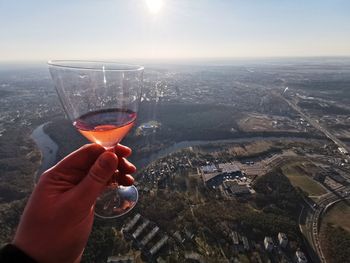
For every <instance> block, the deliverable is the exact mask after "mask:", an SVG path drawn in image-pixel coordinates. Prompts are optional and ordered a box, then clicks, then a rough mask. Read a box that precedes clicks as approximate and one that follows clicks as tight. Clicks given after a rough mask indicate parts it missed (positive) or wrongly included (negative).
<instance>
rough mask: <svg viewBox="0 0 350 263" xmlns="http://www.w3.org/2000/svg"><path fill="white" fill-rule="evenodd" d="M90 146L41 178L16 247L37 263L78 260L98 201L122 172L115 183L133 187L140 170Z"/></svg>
mask: <svg viewBox="0 0 350 263" xmlns="http://www.w3.org/2000/svg"><path fill="white" fill-rule="evenodd" d="M130 154H131V150H130V148H128V147H126V146H122V145H117V146H116V147H115V148H114V152H112V151H110V150H108V151H107V150H105V149H104V148H103V147H102V146H100V145H98V144H88V145H85V146H83V147H81V148H80V149H78V150H77V151H75V152H73V153H71V154H70V155H68V156H67V157H65V158H64V159H63V160H62V161H60V162H59V163H58V164H56V165H55V166H54V167H52V168H51V169H49V170H47V171H46V172H44V173H43V174H42V176H41V177H40V180H39V182H38V184H37V185H36V187H35V189H34V191H33V193H32V195H31V197H30V198H29V200H28V203H27V205H26V208H25V210H24V212H23V215H22V217H21V221H20V224H19V226H18V229H17V232H16V235H15V238H14V242H13V243H14V245H15V246H16V247H18V248H19V249H21V250H22V251H23V252H25V253H26V254H27V255H29V256H30V257H32V258H33V259H35V260H36V261H38V262H45V263H46V262H50V263H51V262H67V263H68V262H79V261H80V259H81V255H82V253H83V250H84V248H85V245H86V243H87V240H88V237H89V235H90V232H91V228H92V223H93V219H94V205H95V201H96V198H97V197H98V196H99V195H100V193H101V192H102V190H103V189H104V188H105V187H106V185H107V184H108V182H109V181H110V180H111V179H112V178H113V176H114V174H115V171H116V170H118V173H117V174H118V175H117V181H118V183H120V184H121V185H131V184H132V183H133V181H134V180H133V178H132V177H131V176H130V175H129V174H132V173H134V172H135V171H136V168H135V166H134V165H132V164H131V163H130V162H128V161H127V160H126V159H125V158H126V157H128V156H129V155H130Z"/></svg>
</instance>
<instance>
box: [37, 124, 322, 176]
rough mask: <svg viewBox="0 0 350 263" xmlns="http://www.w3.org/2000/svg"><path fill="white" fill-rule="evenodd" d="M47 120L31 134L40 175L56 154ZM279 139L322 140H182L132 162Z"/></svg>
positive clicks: (141, 165) (54, 159) (250, 138)
mask: <svg viewBox="0 0 350 263" xmlns="http://www.w3.org/2000/svg"><path fill="white" fill-rule="evenodd" d="M48 123H49V122H47V123H44V124H42V125H40V126H38V127H37V128H36V129H35V130H34V131H33V132H32V134H31V137H32V139H33V140H34V141H35V143H36V144H37V145H38V148H39V149H40V151H41V154H42V163H41V166H40V168H39V170H38V173H37V174H38V175H40V174H41V173H42V172H43V171H45V170H46V169H48V168H50V167H51V166H53V165H54V164H55V163H56V161H57V160H56V155H57V150H58V145H57V144H56V143H55V142H54V141H53V140H52V139H51V138H50V136H48V135H47V134H46V133H45V131H44V127H45V125H47V124H48ZM259 140H264V141H279V140H290V141H295V142H310V141H311V140H313V141H324V140H322V139H305V138H299V137H289V136H286V137H283V136H280V137H258V136H257V137H249V138H236V139H228V140H214V141H182V142H178V143H174V144H173V145H171V146H169V147H167V148H164V149H163V150H160V151H158V152H155V153H153V154H151V155H149V156H148V157H146V158H141V159H138V160H135V161H134V164H135V165H136V166H137V167H139V168H141V169H142V168H143V167H145V166H147V165H148V164H150V163H151V162H153V161H155V160H157V159H159V158H161V157H164V156H167V155H169V154H171V153H174V152H176V151H179V150H181V149H184V148H188V147H192V146H199V145H205V144H211V143H219V144H224V143H243V142H253V141H259Z"/></svg>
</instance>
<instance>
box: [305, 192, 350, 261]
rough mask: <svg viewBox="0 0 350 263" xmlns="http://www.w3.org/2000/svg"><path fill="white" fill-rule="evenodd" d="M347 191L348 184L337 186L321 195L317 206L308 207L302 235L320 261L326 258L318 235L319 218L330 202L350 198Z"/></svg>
mask: <svg viewBox="0 0 350 263" xmlns="http://www.w3.org/2000/svg"><path fill="white" fill-rule="evenodd" d="M349 192H350V186H342V187H340V188H338V189H337V190H336V192H330V193H327V194H325V195H323V196H322V197H321V198H320V199H319V200H318V201H317V203H316V205H317V206H316V207H315V208H312V209H310V210H309V212H308V214H307V217H306V223H305V228H306V233H305V232H304V235H306V237H307V239H308V240H309V241H310V242H311V246H312V247H313V249H314V250H315V251H316V253H317V254H318V256H319V258H320V261H321V262H326V259H325V256H324V254H323V251H322V248H321V245H320V240H319V236H318V233H319V230H320V219H321V218H322V216H323V214H324V213H325V212H326V210H327V209H328V207H329V206H330V205H331V204H334V203H336V202H339V201H341V200H344V199H350V196H349Z"/></svg>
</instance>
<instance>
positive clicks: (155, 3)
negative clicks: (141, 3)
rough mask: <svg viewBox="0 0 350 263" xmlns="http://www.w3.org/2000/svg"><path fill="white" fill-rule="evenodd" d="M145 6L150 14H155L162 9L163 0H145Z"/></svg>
mask: <svg viewBox="0 0 350 263" xmlns="http://www.w3.org/2000/svg"><path fill="white" fill-rule="evenodd" d="M146 4H147V7H148V10H149V12H150V13H151V14H157V13H159V11H160V10H161V9H162V7H163V0H146Z"/></svg>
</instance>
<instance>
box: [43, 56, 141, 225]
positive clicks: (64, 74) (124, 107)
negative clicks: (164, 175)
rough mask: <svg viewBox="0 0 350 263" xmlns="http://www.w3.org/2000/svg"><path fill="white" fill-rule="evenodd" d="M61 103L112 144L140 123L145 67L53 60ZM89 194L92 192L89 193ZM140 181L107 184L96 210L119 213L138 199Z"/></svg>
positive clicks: (87, 132)
mask: <svg viewBox="0 0 350 263" xmlns="http://www.w3.org/2000/svg"><path fill="white" fill-rule="evenodd" d="M48 65H49V70H50V74H51V77H52V80H53V82H54V84H55V88H56V91H57V94H58V97H59V99H60V101H61V104H62V106H63V108H64V110H65V112H66V114H67V116H68V117H69V119H70V120H71V121H72V123H73V126H74V127H75V128H76V129H77V130H78V131H79V132H80V133H81V134H82V135H83V136H85V137H86V138H87V139H88V140H90V141H91V142H95V143H98V144H100V145H102V146H103V147H105V148H106V149H108V148H111V147H113V146H115V145H117V144H118V143H119V142H120V141H121V140H122V139H123V138H124V137H125V135H126V134H127V133H128V132H129V131H130V129H131V128H132V126H133V125H134V123H135V120H136V115H137V110H138V106H139V102H140V97H141V89H142V78H143V69H144V68H143V67H142V66H137V65H128V64H118V63H114V62H101V61H74V60H70V61H68V60H66V61H64V60H56V61H49V62H48ZM87 194H88V193H87ZM137 200H138V191H137V189H136V187H135V186H128V187H124V186H118V185H117V183H113V184H112V185H110V186H108V187H106V190H105V191H104V192H103V193H102V194H101V195H100V197H99V198H98V199H97V201H96V205H95V214H96V216H98V217H101V218H115V217H119V216H122V215H124V214H126V213H128V212H129V211H130V210H131V209H132V208H133V207H134V206H135V204H136V203H137Z"/></svg>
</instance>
